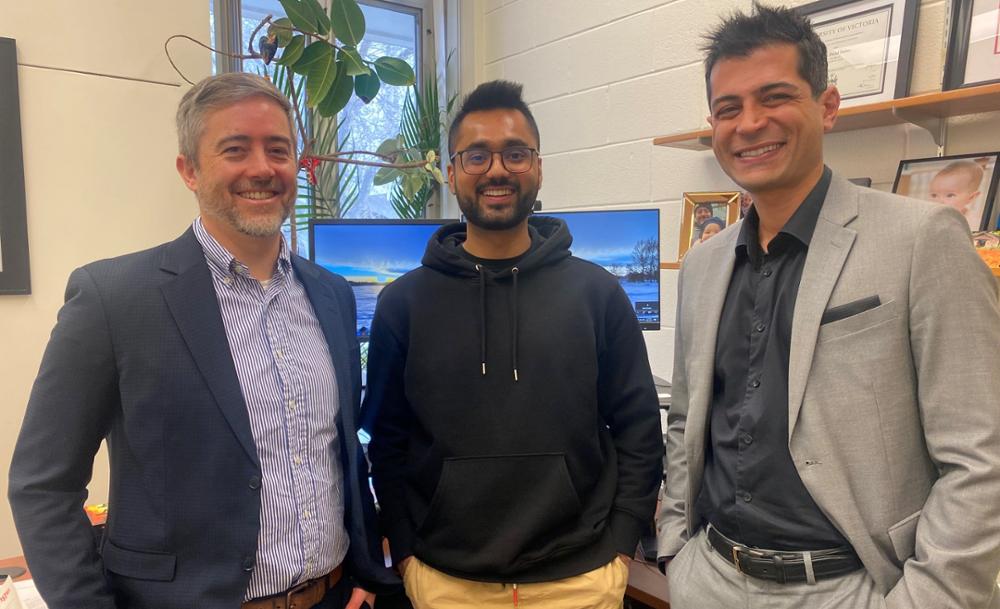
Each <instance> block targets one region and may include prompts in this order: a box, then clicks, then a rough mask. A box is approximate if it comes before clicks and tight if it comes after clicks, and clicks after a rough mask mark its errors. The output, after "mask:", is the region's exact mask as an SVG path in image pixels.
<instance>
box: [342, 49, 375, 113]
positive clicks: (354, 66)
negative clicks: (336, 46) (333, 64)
mask: <svg viewBox="0 0 1000 609" xmlns="http://www.w3.org/2000/svg"><path fill="white" fill-rule="evenodd" d="M337 61H340V62H343V64H344V67H345V68H347V73H348V74H350V75H351V76H357V75H358V74H371V70H369V69H368V66H366V65H365V62H364V60H363V59H361V55H359V54H358V50H357V49H355V48H354V47H344V48H342V49H340V50H339V51H337ZM366 103H367V102H366Z"/></svg>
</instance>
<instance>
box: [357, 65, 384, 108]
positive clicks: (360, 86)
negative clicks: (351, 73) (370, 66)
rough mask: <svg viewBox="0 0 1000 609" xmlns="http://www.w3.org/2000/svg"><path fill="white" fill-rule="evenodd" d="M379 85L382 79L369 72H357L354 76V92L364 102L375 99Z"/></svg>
mask: <svg viewBox="0 0 1000 609" xmlns="http://www.w3.org/2000/svg"><path fill="white" fill-rule="evenodd" d="M381 86H382V81H380V80H379V79H378V76H376V75H374V74H372V73H371V72H369V73H368V74H358V75H357V76H355V77H354V94H355V95H357V96H358V99H360V100H361V101H363V102H365V103H366V104H367V103H369V102H371V100H373V99H375V96H376V95H378V90H379V88H380V87H381Z"/></svg>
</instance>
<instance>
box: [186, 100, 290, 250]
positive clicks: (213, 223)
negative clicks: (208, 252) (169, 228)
mask: <svg viewBox="0 0 1000 609" xmlns="http://www.w3.org/2000/svg"><path fill="white" fill-rule="evenodd" d="M297 170H298V166H297V164H296V162H295V148H294V142H293V140H292V134H291V131H290V126H289V124H288V116H287V115H286V114H285V113H284V111H282V109H281V108H280V107H279V106H278V105H277V104H276V103H274V102H273V101H271V100H269V99H267V98H265V97H250V98H247V99H245V100H243V101H240V102H237V103H234V104H232V105H230V106H226V107H224V108H220V109H218V110H215V111H214V112H211V113H209V114H208V115H207V116H206V118H205V122H204V128H203V130H202V133H201V138H200V139H199V141H198V159H197V163H194V162H192V160H190V159H186V158H185V157H184V156H183V155H182V156H178V157H177V171H178V172H179V173H180V174H181V177H182V178H183V179H184V183H185V184H186V185H187V187H188V188H189V189H191V190H192V191H194V193H195V195H196V196H197V198H198V206H199V207H200V209H201V215H202V222H203V223H204V225H205V229H206V230H208V232H209V233H210V234H212V236H214V237H216V239H219V241H220V242H223V244H226V243H227V242H228V243H231V242H233V241H239V240H244V239H247V238H252V239H259V238H269V239H276V238H278V237H279V235H280V233H281V224H282V222H284V221H285V219H286V218H287V217H288V214H289V213H291V210H292V207H293V205H294V202H295V194H296V191H295V175H296V173H297Z"/></svg>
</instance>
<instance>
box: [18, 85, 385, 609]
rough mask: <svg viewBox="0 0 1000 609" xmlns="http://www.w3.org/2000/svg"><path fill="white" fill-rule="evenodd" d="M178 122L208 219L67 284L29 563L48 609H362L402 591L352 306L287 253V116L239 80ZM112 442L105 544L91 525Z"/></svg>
mask: <svg viewBox="0 0 1000 609" xmlns="http://www.w3.org/2000/svg"><path fill="white" fill-rule="evenodd" d="M177 122H178V139H179V143H180V154H179V156H178V158H177V169H178V172H179V173H180V175H181V177H182V179H183V180H184V182H185V184H186V185H187V186H188V188H190V189H191V190H192V191H193V192H194V193H195V194H196V196H197V198H198V202H199V208H200V210H201V216H200V217H199V218H198V219H196V220H195V222H194V223H193V225H192V227H191V228H190V229H189V230H188V231H187V232H185V233H184V234H183V235H182V236H181V237H180V238H178V239H177V240H175V241H173V242H171V243H167V244H164V245H161V246H158V247H155V248H153V249H150V250H146V251H143V252H138V253H134V254H129V255H126V256H122V257H119V258H114V259H111V260H103V261H99V262H95V263H92V264H89V265H86V266H84V267H82V268H80V269H77V270H76V271H75V272H74V273H73V274H72V276H71V277H70V280H69V285H68V287H67V290H66V303H65V305H64V306H63V308H62V310H61V311H60V313H59V318H58V323H57V324H56V327H55V330H54V331H53V333H52V337H51V339H50V342H49V345H48V348H47V349H46V351H45V356H44V358H43V360H42V364H41V369H40V371H39V374H38V378H37V379H36V381H35V385H34V388H33V390H32V393H31V398H30V401H29V404H28V408H27V414H26V416H25V419H24V424H23V427H22V429H21V434H20V437H19V438H18V442H17V446H16V449H15V452H14V457H13V461H12V465H11V471H10V501H11V506H12V508H13V512H14V519H15V522H16V525H17V529H18V534H19V536H20V539H21V543H22V546H23V548H24V553H25V557H26V558H27V561H28V565H29V567H30V568H31V571H32V574H33V575H34V578H35V581H36V583H37V586H38V589H39V591H40V592H41V594H42V597H43V598H44V599H45V601H46V602H47V603H48V606H49V607H50V609H62V608H65V607H87V608H90V609H97V608H113V607H118V608H125V607H142V608H147V607H148V608H163V609H174V608H176V609H180V608H184V609H189V608H191V607H197V608H199V609H210V608H227V609H235V608H237V607H240V606H241V604H242V607H244V608H246V609H287V608H289V607H291V606H294V607H295V608H296V609H309V608H311V607H317V608H323V609H327V608H336V609H340V608H341V607H349V608H357V607H361V606H363V604H364V603H365V602H368V603H371V602H372V597H371V595H370V594H369V593H368V592H366V591H374V590H381V589H385V588H388V587H393V586H397V585H398V583H399V582H398V579H397V578H396V577H395V576H394V575H393V574H392V573H391V572H390V571H388V570H387V569H386V568H385V566H384V561H383V558H382V550H381V542H380V537H379V536H378V535H377V534H376V533H375V529H374V521H375V519H374V516H375V510H374V505H373V501H372V497H371V493H370V492H369V491H368V484H367V463H366V461H365V458H364V456H363V453H362V450H361V447H360V445H359V442H358V438H357V435H356V429H357V427H356V418H357V414H358V413H357V408H358V405H359V402H360V399H359V398H360V363H359V357H358V345H357V342H356V340H355V304H354V299H353V296H352V293H351V290H350V287H349V286H348V285H347V283H346V282H345V281H344V279H343V278H341V277H338V276H336V275H333V274H331V273H329V272H327V271H325V270H323V269H322V268H320V267H318V266H316V265H314V264H312V263H310V262H308V261H306V260H303V259H302V258H300V257H298V256H296V255H295V254H293V253H290V252H289V251H288V248H287V245H286V244H285V242H284V239H283V238H282V236H281V224H282V222H283V221H284V220H285V218H287V217H288V214H289V213H290V211H291V209H292V207H293V205H294V201H295V196H296V192H295V180H296V172H297V159H296V152H295V141H294V135H293V133H294V130H293V128H292V115H291V108H290V105H289V103H288V101H287V99H285V98H284V96H282V95H281V93H280V92H279V91H278V90H277V89H275V88H274V86H273V85H271V84H270V83H269V82H267V81H266V80H264V79H261V78H259V77H256V76H252V75H249V74H225V75H221V76H217V77H212V78H209V79H206V80H205V81H202V82H201V83H199V84H198V85H197V86H195V87H194V88H193V89H191V90H190V91H189V92H188V93H187V94H186V95H185V97H184V99H183V100H182V101H181V104H180V107H179V109H178V115H177ZM104 439H106V440H107V442H108V448H109V452H110V462H111V490H110V499H109V503H110V510H109V517H108V524H107V530H106V533H105V534H104V537H103V539H102V540H101V542H100V543H99V544H96V545H95V543H94V537H93V536H92V534H91V530H90V527H89V523H88V520H87V518H86V516H85V515H84V512H83V509H82V506H83V502H84V500H85V498H86V497H87V491H86V487H87V483H88V481H89V480H90V477H91V471H92V467H93V459H94V455H95V453H96V451H97V449H98V447H99V445H100V443H101V441H102V440H104Z"/></svg>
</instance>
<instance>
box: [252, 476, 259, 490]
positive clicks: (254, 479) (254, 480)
mask: <svg viewBox="0 0 1000 609" xmlns="http://www.w3.org/2000/svg"><path fill="white" fill-rule="evenodd" d="M250 488H252V489H253V490H257V489H259V488H260V476H253V477H251V478H250Z"/></svg>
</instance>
